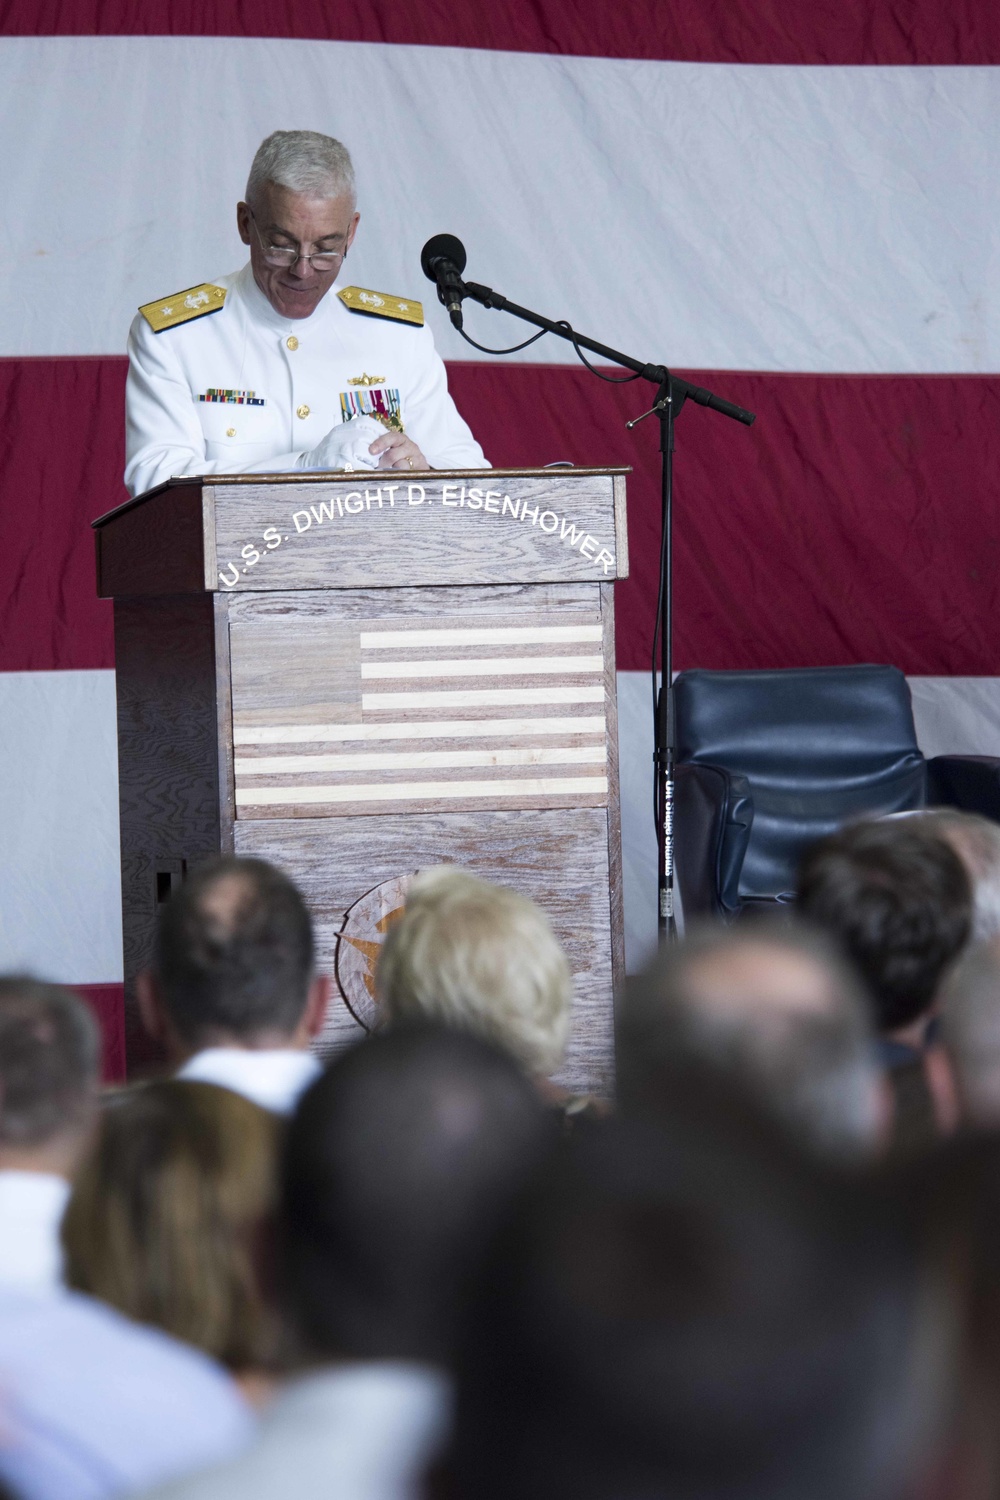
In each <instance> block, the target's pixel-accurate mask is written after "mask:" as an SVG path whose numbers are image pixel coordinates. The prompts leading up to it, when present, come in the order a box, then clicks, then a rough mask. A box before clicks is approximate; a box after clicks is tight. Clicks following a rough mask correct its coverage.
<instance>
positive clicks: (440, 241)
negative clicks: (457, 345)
mask: <svg viewBox="0 0 1000 1500" xmlns="http://www.w3.org/2000/svg"><path fill="white" fill-rule="evenodd" d="M465 260H466V256H465V246H464V245H463V244H462V241H461V240H458V239H456V238H455V236H454V235H453V234H435V235H433V236H432V237H431V238H430V239H429V240H428V241H427V243H426V245H425V246H424V248H423V249H422V250H421V252H420V265H421V267H422V269H423V273H424V275H425V276H426V277H427V280H428V281H436V282H437V289H438V298H439V300H440V301H441V302H442V303H443V304H444V306H445V307H446V308H447V309H448V316H449V317H450V318H451V321H452V323H453V324H454V326H455V327H456V328H458V329H461V327H462V298H463V297H464V296H465V287H464V285H463V283H462V272H463V271H464V270H465Z"/></svg>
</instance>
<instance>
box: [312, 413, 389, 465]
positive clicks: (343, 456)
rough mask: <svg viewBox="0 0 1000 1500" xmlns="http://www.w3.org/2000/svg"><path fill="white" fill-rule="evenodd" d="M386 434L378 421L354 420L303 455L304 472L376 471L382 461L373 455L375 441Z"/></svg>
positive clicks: (371, 419)
mask: <svg viewBox="0 0 1000 1500" xmlns="http://www.w3.org/2000/svg"><path fill="white" fill-rule="evenodd" d="M380 433H381V434H383V435H384V434H385V428H384V427H383V426H382V424H381V422H376V420H375V418H374V417H354V418H353V419H352V420H351V421H350V422H338V423H337V425H336V427H331V428H330V431H329V432H328V433H327V435H326V437H325V438H322V439H321V440H320V441H319V442H318V443H317V444H316V446H315V448H313V449H311V450H310V451H309V452H308V453H303V454H301V455H300V458H299V463H298V467H299V468H300V469H347V468H350V469H376V468H378V459H377V458H376V457H375V456H374V455H373V454H372V452H371V451H370V450H371V448H372V447H373V446H374V444H373V443H372V438H377V437H378V436H379V434H380Z"/></svg>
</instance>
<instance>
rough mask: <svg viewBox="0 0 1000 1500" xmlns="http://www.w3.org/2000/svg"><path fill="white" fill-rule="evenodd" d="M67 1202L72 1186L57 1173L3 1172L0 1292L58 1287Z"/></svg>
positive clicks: (0, 1181)
mask: <svg viewBox="0 0 1000 1500" xmlns="http://www.w3.org/2000/svg"><path fill="white" fill-rule="evenodd" d="M68 1200H69V1183H68V1182H67V1181H66V1179H65V1177H60V1176H59V1175H58V1174H57V1173H55V1172H24V1171H12V1170H7V1169H4V1170H0V1288H9V1289H11V1290H17V1291H24V1292H35V1293H40V1292H52V1291H55V1290H57V1289H58V1287H59V1286H60V1284H61V1282H62V1247H61V1246H60V1243H59V1225H60V1224H61V1222H62V1216H63V1214H64V1213H65V1211H66V1204H67V1201H68Z"/></svg>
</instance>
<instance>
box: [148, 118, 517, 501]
mask: <svg viewBox="0 0 1000 1500" xmlns="http://www.w3.org/2000/svg"><path fill="white" fill-rule="evenodd" d="M236 215H237V225H238V228H239V232H240V238H241V239H242V240H243V243H244V244H245V245H249V247H250V261H249V264H248V265H245V266H244V267H243V269H242V270H241V271H237V272H236V273H235V274H233V275H230V276H222V277H220V278H219V279H218V280H217V281H212V282H206V283H205V284H203V285H202V286H196V287H189V288H187V289H186V290H184V291H181V292H177V293H175V294H174V295H173V296H170V297H164V298H161V299H160V300H159V301H157V302H150V303H147V304H146V305H145V306H144V307H141V308H140V309H139V312H138V314H137V316H136V318H135V319H134V321H133V323H132V328H131V331H130V333H129V344H128V352H129V373H128V384H127V387H126V397H125V418H126V466H125V483H126V485H127V486H128V488H129V491H130V492H131V493H132V494H133V495H138V494H143V493H145V491H146V490H150V489H152V488H153V486H154V485H157V484H161V483H162V482H163V481H164V480H166V479H170V478H171V477H173V476H180V475H188V474H253V473H258V474H259V473H276V472H285V471H288V470H293V469H338V468H346V467H352V468H372V469H374V468H379V469H397V470H402V471H404V472H405V471H407V470H409V469H426V468H437V469H471V468H477V469H478V468H488V467H489V464H488V462H487V460H486V459H485V458H484V456H483V450H482V449H481V448H480V446H479V444H478V443H477V442H476V440H475V438H474V437H473V436H472V433H471V432H470V431H469V428H468V426H467V425H466V423H465V422H464V421H463V420H462V418H461V417H460V416H459V414H458V411H457V410H456V408H455V403H454V402H453V400H452V399H451V396H450V395H449V394H448V385H447V380H446V376H445V369H444V364H443V363H442V361H441V358H440V356H439V355H438V353H437V351H436V350H435V348H434V340H433V338H432V336H431V331H430V329H429V328H428V327H427V326H426V325H425V323H424V317H423V309H422V307H421V305H420V303H419V302H416V301H413V300H412V299H409V298H405V297H394V296H390V295H389V294H388V293H387V292H376V291H371V290H369V289H367V288H364V287H357V286H351V285H349V284H347V281H346V278H345V277H344V276H343V274H342V272H343V266H344V260H345V258H346V256H347V253H348V251H349V249H350V247H351V244H352V243H353V240H354V236H355V233H356V231H357V227H358V219H359V217H360V216H359V214H358V211H357V207H356V197H355V186H354V169H353V166H352V164H351V158H350V156H349V155H348V152H347V151H346V149H345V148H344V147H343V146H342V145H341V144H340V142H339V141H335V140H333V139H332V138H331V137H330V136H325V135H319V134H318V133H317V132H315V131H311V130H279V131H275V133H274V134H273V135H269V136H268V138H267V139H266V140H265V141H264V142H263V144H262V145H261V147H260V149H259V150H258V152H257V154H256V156H255V157H254V160H253V165H252V167H251V168H250V177H249V180H248V182H247V189H246V202H244V203H240V204H238V205H237V209H236ZM331 292H332V293H333V295H332V296H330V295H328V293H331Z"/></svg>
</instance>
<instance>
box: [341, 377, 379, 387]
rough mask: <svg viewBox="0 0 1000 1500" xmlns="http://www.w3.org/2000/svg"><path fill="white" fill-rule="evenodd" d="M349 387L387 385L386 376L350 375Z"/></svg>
mask: <svg viewBox="0 0 1000 1500" xmlns="http://www.w3.org/2000/svg"><path fill="white" fill-rule="evenodd" d="M347 384H348V385H385V376H384V375H348V377H347Z"/></svg>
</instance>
